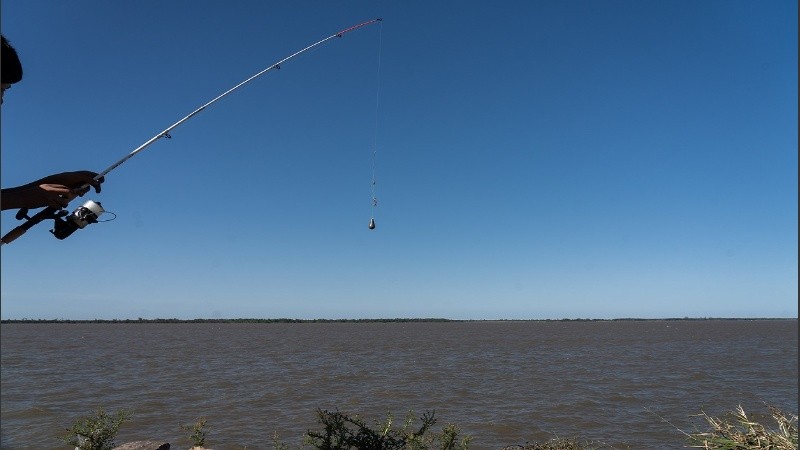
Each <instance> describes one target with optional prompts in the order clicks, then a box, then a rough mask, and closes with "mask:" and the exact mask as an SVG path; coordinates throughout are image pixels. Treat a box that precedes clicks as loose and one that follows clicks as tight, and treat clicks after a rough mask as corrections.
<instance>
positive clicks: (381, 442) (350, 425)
mask: <svg viewBox="0 0 800 450" xmlns="http://www.w3.org/2000/svg"><path fill="white" fill-rule="evenodd" d="M317 415H318V417H319V419H318V421H319V423H320V424H322V425H323V430H322V431H311V430H309V431H308V432H307V434H306V444H308V445H311V446H313V447H314V448H316V449H319V450H431V449H434V448H440V449H442V450H466V449H467V448H468V447H469V441H470V437H469V436H467V437H465V438H463V439H461V440H459V438H458V427H456V426H455V425H452V424H448V425H447V426H445V427H444V428H443V429H442V432H441V433H434V432H432V431H431V427H432V426H433V425H434V424H435V423H436V418H435V417H434V412H432V411H431V412H427V411H426V412H425V414H423V415H422V420H421V424H420V426H419V428H418V429H417V430H416V431H412V429H411V427H412V426H413V424H414V422H415V421H416V417H415V416H414V415H413V414H412V413H409V414H408V416H406V420H405V422H404V423H403V426H402V427H401V428H400V429H395V428H393V427H392V422H393V418H392V416H391V415H389V416H388V417H387V418H386V420H385V421H384V422H383V423H378V424H376V428H370V427H369V426H368V425H367V424H366V423H365V422H364V421H363V420H361V419H360V418H359V417H357V416H356V417H350V416H348V415H346V414H343V413H341V412H339V411H335V412H329V411H323V410H317ZM283 448H285V447H283Z"/></svg>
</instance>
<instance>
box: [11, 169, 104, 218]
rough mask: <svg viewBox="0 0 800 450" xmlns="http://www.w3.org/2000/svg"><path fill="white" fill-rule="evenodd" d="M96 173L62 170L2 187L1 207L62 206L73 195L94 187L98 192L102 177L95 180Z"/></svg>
mask: <svg viewBox="0 0 800 450" xmlns="http://www.w3.org/2000/svg"><path fill="white" fill-rule="evenodd" d="M95 177H97V174H96V173H94V172H90V171H88V170H81V171H76V172H62V173H58V174H54V175H50V176H47V177H44V178H42V179H40V180H37V181H34V182H33V183H28V184H26V185H23V186H19V187H16V188H11V189H3V205H2V208H3V209H4V210H5V209H11V208H41V207H45V206H47V207H53V208H64V207H66V206H67V205H69V202H71V201H72V200H73V199H74V198H75V197H79V196H83V194H85V193H86V192H88V191H89V187H90V186H91V187H94V190H95V192H100V184H101V183H102V182H103V181H105V180H104V178H102V177H101V178H100V179H98V180H95Z"/></svg>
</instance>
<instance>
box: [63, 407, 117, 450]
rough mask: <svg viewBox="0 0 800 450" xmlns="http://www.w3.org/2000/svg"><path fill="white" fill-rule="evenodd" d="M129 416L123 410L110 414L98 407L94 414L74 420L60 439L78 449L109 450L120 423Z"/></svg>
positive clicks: (112, 445) (112, 446)
mask: <svg viewBox="0 0 800 450" xmlns="http://www.w3.org/2000/svg"><path fill="white" fill-rule="evenodd" d="M129 418H130V413H128V412H127V411H124V410H121V411H119V412H117V414H115V415H113V416H110V415H108V414H106V412H105V411H103V408H98V409H97V411H95V413H94V415H91V416H86V417H82V418H80V419H78V420H76V421H75V422H74V423H73V424H72V427H70V428H67V433H66V434H65V435H64V436H63V437H62V438H61V439H62V440H63V441H64V442H65V443H66V444H68V445H70V446H73V447H76V448H78V449H80V450H111V449H112V448H114V436H116V434H117V431H119V427H120V425H122V423H123V422H125V421H126V420H128V419H129Z"/></svg>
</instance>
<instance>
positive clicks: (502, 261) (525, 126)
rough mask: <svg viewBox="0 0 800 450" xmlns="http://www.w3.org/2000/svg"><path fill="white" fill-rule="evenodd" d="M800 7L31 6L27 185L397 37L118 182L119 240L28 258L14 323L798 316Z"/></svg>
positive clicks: (21, 243) (18, 4) (121, 172)
mask: <svg viewBox="0 0 800 450" xmlns="http://www.w3.org/2000/svg"><path fill="white" fill-rule="evenodd" d="M797 14H798V12H797V2H796V1H781V0H775V1H769V2H753V1H737V0H733V1H730V0H725V1H722V0H720V1H697V2H685V1H677V0H675V1H669V0H666V1H665V0H659V1H646V0H645V1H640V0H635V1H634V0H619V1H577V0H574V1H572V0H570V1H563V2H562V1H558V2H557V1H508V2H469V1H467V2H424V1H408V2H384V1H348V2H322V1H304V2H273V1H267V2H262V1H235V2H223V1H191V2H190V1H175V2H159V1H153V0H151V1H140V2H100V1H87V0H82V1H74V2H60V1H28V0H5V1H3V3H2V32H3V34H4V35H5V36H6V37H7V38H8V39H10V40H11V41H12V44H13V45H15V47H17V49H18V51H19V53H20V56H21V59H22V62H23V66H24V69H25V77H24V79H23V81H22V82H21V83H19V84H18V85H15V86H13V87H12V89H11V90H9V91H8V92H6V97H5V103H4V104H3V106H2V185H3V186H4V187H10V186H15V185H18V184H23V183H26V182H29V181H32V180H34V179H37V178H39V177H42V176H44V175H47V174H50V173H55V172H60V171H65V170H79V169H88V170H94V171H101V170H103V169H105V168H106V167H108V166H110V165H111V164H112V163H113V162H115V161H117V160H118V159H120V158H121V157H123V156H124V155H126V154H128V153H129V152H130V151H132V150H133V149H134V148H136V147H138V146H139V145H140V144H142V143H143V142H145V141H146V140H147V139H149V138H150V137H152V136H153V135H155V134H157V133H158V132H160V131H161V130H163V129H165V128H166V127H167V126H169V125H171V124H172V123H174V122H176V121H177V120H178V119H180V118H182V117H183V116H185V115H186V114H188V113H189V112H191V111H192V110H194V109H195V108H197V107H199V106H200V105H202V104H203V103H205V102H207V101H208V100H210V99H212V98H214V97H215V96H216V95H218V94H220V93H222V92H224V91H225V90H226V89H228V88H230V87H232V86H233V85H235V84H236V83H238V82H240V81H242V80H244V79H245V78H247V77H249V76H250V75H252V74H254V73H256V72H258V71H259V70H261V69H263V68H266V67H268V66H269V65H271V64H272V63H274V62H276V61H278V60H280V59H282V58H283V57H285V56H288V55H289V54H291V53H293V52H295V51H297V50H299V49H301V48H303V47H305V46H307V45H309V44H312V43H314V42H316V41H318V40H320V39H322V38H325V37H327V36H329V35H331V34H334V33H335V32H337V31H339V30H341V29H344V28H347V27H349V26H351V25H354V24H357V23H360V22H363V21H365V20H369V19H372V18H375V17H382V18H383V19H384V20H383V22H382V23H381V24H379V25H371V26H369V27H365V28H363V29H359V30H356V31H353V32H352V33H348V34H347V35H345V36H344V37H343V38H342V39H334V40H332V41H329V42H328V43H326V44H325V45H324V46H321V47H318V48H315V49H314V50H312V51H309V52H306V53H304V54H303V55H301V56H299V57H298V58H296V59H293V60H292V61H290V62H288V63H286V64H285V65H284V66H283V68H282V69H281V70H279V71H270V72H268V73H267V74H266V75H264V76H263V77H262V78H259V79H257V80H255V81H253V82H252V83H250V84H248V85H247V86H245V87H243V88H242V89H240V90H238V91H236V92H235V93H233V94H231V95H230V96H228V97H226V98H224V99H222V100H220V101H219V102H217V103H215V104H214V105H213V106H212V107H210V108H208V109H207V110H205V111H203V112H202V113H201V114H199V115H198V116H195V117H194V118H192V119H191V120H189V121H188V122H186V123H185V124H183V125H181V126H180V127H179V128H177V129H176V130H174V131H173V132H172V136H173V139H171V140H165V139H162V140H159V141H158V142H156V143H155V144H153V145H152V146H151V147H149V148H148V149H146V150H144V151H143V152H142V153H140V154H138V155H136V156H135V157H134V158H132V159H131V160H129V161H128V162H126V163H125V164H123V165H122V166H120V167H119V168H117V169H116V170H114V171H113V172H111V173H110V174H109V176H108V177H107V181H106V183H105V184H104V186H103V192H102V193H101V194H94V193H92V194H89V195H87V196H86V197H85V199H92V200H95V201H99V202H101V203H102V204H103V206H104V207H105V208H106V209H107V210H109V211H112V212H114V213H115V214H116V215H117V218H116V220H113V221H111V222H107V223H103V224H97V225H90V226H89V227H87V228H86V229H84V230H79V231H77V232H76V233H75V234H74V235H72V236H71V237H69V238H68V239H66V240H64V241H58V240H56V239H55V238H53V237H52V236H51V235H50V233H48V231H47V230H48V229H49V227H50V225H49V223H48V224H40V225H39V226H37V227H36V228H34V229H32V230H31V231H29V232H28V233H27V234H26V235H25V236H23V237H22V238H20V239H19V240H17V241H15V242H13V243H12V244H10V245H6V246H3V247H2V318H4V319H11V318H43V319H49V318H72V319H87V318H88V319H91V318H102V319H112V318H137V317H143V318H166V317H177V318H187V319H191V318H200V317H203V318H214V317H222V318H237V317H260V318H278V317H292V318H373V317H390V318H391V317H446V318H453V319H546V318H555V319H558V318H616V317H643V318H662V317H684V316H690V317H710V316H712V317H797V301H798V289H797V288H798V280H797V257H798V254H797V249H798V242H797V235H798V228H797V218H798V213H797V203H798V198H797V192H798V185H797V163H798V161H797V155H798V147H797V136H798V133H797V119H798V118H797V111H798V105H797V97H798V96H797V82H798V80H797V50H798V49H797V38H798V35H797ZM379 59H380V71H378V66H379V65H378V61H379ZM378 75H380V76H378ZM376 99H379V102H378V107H377V108H376ZM376 124H377V126H376ZM375 143H377V146H375ZM373 148H375V149H376V150H377V151H376V159H375V161H376V166H375V168H376V180H377V185H376V188H377V197H378V201H379V205H378V207H377V208H376V209H375V211H374V213H375V214H374V217H375V220H376V222H377V229H375V230H373V231H370V230H369V229H368V228H367V224H368V222H369V219H370V217H372V214H373V210H372V208H371V191H370V181H371V179H372V155H373ZM85 199H84V200H85ZM80 203H81V201H77V200H76V201H75V202H73V204H72V205H70V210H72V209H74V208H75V207H77V206H79V204H80ZM14 213H15V211H4V212H3V215H2V231H3V232H4V233H5V232H7V231H9V230H10V229H11V228H13V227H14V226H16V225H17V223H16V221H15V219H14ZM109 216H110V215H109ZM104 217H106V216H104Z"/></svg>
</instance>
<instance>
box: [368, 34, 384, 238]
mask: <svg viewBox="0 0 800 450" xmlns="http://www.w3.org/2000/svg"><path fill="white" fill-rule="evenodd" d="M378 30H379V31H378V73H377V76H376V78H377V82H376V88H375V130H374V132H373V143H372V182H371V183H370V190H371V191H372V192H371V193H372V202H371V203H372V205H371V208H372V211H371V213H372V214H371V218H370V219H369V229H370V230H374V229H375V209H376V208H377V207H378V197H377V194H376V190H377V182H376V181H375V171H376V166H377V157H378V117H379V108H380V103H381V52H382V50H383V22H381V24H380V26H379V28H378Z"/></svg>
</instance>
